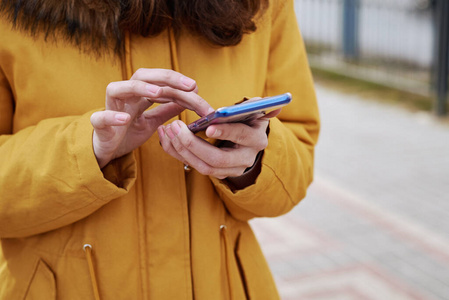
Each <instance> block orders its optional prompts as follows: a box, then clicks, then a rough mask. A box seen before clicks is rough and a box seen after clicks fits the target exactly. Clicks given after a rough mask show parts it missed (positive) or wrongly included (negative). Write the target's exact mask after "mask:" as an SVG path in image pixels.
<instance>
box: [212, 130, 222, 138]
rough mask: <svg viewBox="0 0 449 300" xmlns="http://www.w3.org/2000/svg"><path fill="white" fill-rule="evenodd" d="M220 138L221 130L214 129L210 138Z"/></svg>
mask: <svg viewBox="0 0 449 300" xmlns="http://www.w3.org/2000/svg"><path fill="white" fill-rule="evenodd" d="M219 136H221V130H219V129H215V131H214V133H213V134H212V137H219Z"/></svg>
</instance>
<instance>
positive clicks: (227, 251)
mask: <svg viewBox="0 0 449 300" xmlns="http://www.w3.org/2000/svg"><path fill="white" fill-rule="evenodd" d="M227 230H228V227H227V226H226V225H221V226H220V233H221V236H222V238H223V240H224V244H225V263H226V276H227V278H228V288H229V300H232V299H233V298H234V297H233V295H232V292H233V290H234V289H233V288H232V278H231V266H230V263H231V258H230V257H229V255H230V254H231V252H230V249H229V239H228V233H227Z"/></svg>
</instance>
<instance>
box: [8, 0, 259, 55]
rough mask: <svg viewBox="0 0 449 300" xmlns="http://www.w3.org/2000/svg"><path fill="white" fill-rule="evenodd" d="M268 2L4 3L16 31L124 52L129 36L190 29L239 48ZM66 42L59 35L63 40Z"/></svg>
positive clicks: (86, 0) (15, 0)
mask: <svg viewBox="0 0 449 300" xmlns="http://www.w3.org/2000/svg"><path fill="white" fill-rule="evenodd" d="M267 7H268V0H127V1H124V0H121V1H118V0H27V1H24V0H0V12H1V13H2V14H5V15H6V16H7V17H8V19H9V20H10V21H11V22H12V23H13V24H14V26H15V27H16V28H19V29H22V30H25V31H28V32H30V33H31V34H32V35H37V34H39V33H41V32H43V33H44V34H45V37H46V38H48V37H50V36H53V37H55V36H56V35H55V33H56V32H57V33H62V35H63V37H64V38H65V39H67V40H69V41H70V42H72V43H74V44H75V45H77V46H79V47H80V48H83V49H84V50H88V51H95V52H97V53H100V52H101V50H104V48H105V47H107V48H113V49H114V51H115V52H116V53H120V52H121V51H122V49H123V32H124V31H130V32H131V33H136V34H140V35H142V36H145V37H148V36H156V35H158V34H160V33H161V32H162V31H164V30H166V29H167V28H168V27H169V26H171V27H172V28H173V29H174V31H175V32H179V31H180V30H181V29H183V28H185V29H187V30H189V31H190V32H192V33H193V34H196V35H198V36H202V37H204V38H205V39H206V40H208V41H209V42H210V43H212V44H213V45H217V46H233V45H237V44H238V43H240V41H241V40H242V37H243V35H244V34H247V33H251V32H254V31H255V30H256V29H257V28H256V24H255V18H256V17H257V15H258V14H259V13H260V14H261V13H262V12H263V11H264V10H265V9H266V8H267ZM59 37H60V36H59V35H58V38H59Z"/></svg>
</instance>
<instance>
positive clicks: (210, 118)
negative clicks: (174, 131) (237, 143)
mask: <svg viewBox="0 0 449 300" xmlns="http://www.w3.org/2000/svg"><path fill="white" fill-rule="evenodd" d="M291 101H292V95H291V94H290V93H285V94H281V95H277V96H272V97H265V98H262V99H256V100H247V101H245V102H242V103H239V104H236V105H232V106H226V107H221V108H219V109H217V110H216V111H214V112H213V113H210V114H208V115H207V116H204V117H202V118H201V119H198V120H196V121H195V122H193V123H190V124H189V125H188V127H189V129H190V131H192V132H193V133H196V132H199V131H202V130H205V129H206V128H207V127H208V126H210V125H212V124H219V123H238V122H241V123H245V122H250V121H252V120H255V119H258V118H260V117H263V116H264V115H265V114H267V113H268V112H270V111H273V110H276V109H278V108H281V107H283V106H285V105H287V104H288V103H290V102H291Z"/></svg>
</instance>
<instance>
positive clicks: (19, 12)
mask: <svg viewBox="0 0 449 300" xmlns="http://www.w3.org/2000/svg"><path fill="white" fill-rule="evenodd" d="M120 5H121V1H113V0H0V17H6V18H7V19H8V20H9V21H10V22H11V23H12V24H13V27H14V28H17V29H20V30H23V31H25V32H28V33H30V34H31V35H32V36H37V35H39V34H44V35H45V38H46V39H48V38H52V39H53V40H54V41H56V40H57V39H58V40H60V39H61V37H62V38H63V39H64V40H66V41H69V42H71V43H72V44H74V45H76V46H77V47H79V48H81V49H83V50H84V51H87V52H94V53H97V54H100V53H102V52H104V50H105V48H106V49H112V50H113V51H114V52H116V53H120V52H121V51H122V44H123V34H122V32H121V31H120V28H119V24H118V20H119V17H120V11H121V7H120ZM56 36H57V39H56Z"/></svg>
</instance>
